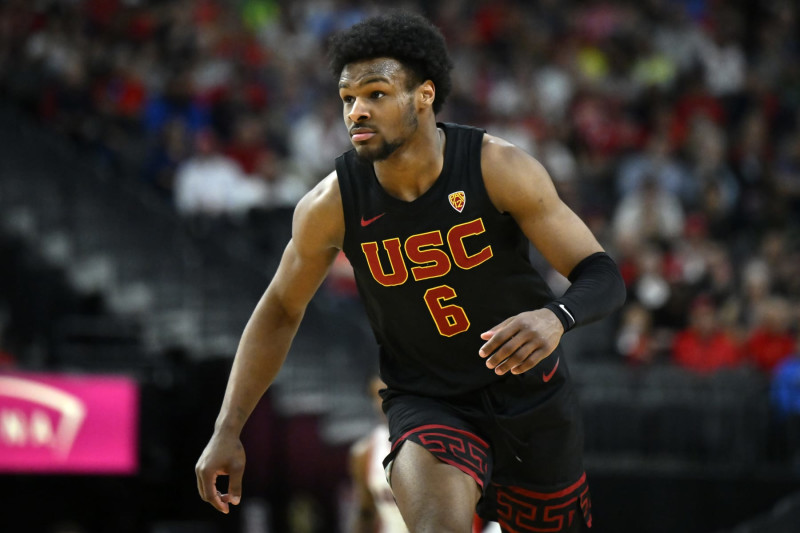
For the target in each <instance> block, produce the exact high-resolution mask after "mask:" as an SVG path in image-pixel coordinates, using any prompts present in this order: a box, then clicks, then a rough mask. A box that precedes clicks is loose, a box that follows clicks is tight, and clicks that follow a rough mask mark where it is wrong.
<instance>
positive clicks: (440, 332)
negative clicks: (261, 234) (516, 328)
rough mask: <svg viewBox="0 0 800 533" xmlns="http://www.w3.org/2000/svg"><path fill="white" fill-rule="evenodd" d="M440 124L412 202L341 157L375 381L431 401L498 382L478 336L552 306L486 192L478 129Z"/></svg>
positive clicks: (348, 248)
mask: <svg viewBox="0 0 800 533" xmlns="http://www.w3.org/2000/svg"><path fill="white" fill-rule="evenodd" d="M439 127H441V128H442V129H443V130H444V132H445V134H446V136H447V142H446V144H445V153H444V166H443V168H442V173H441V174H440V175H439V177H438V178H437V180H436V181H435V182H434V184H433V185H432V186H431V188H430V189H428V190H427V191H426V192H425V193H424V194H423V195H421V196H420V197H419V198H417V199H415V200H414V201H411V202H405V201H402V200H399V199H397V198H394V197H392V196H390V195H389V194H388V193H387V192H386V191H384V189H383V188H382V187H381V185H380V183H379V182H378V179H377V177H376V175H375V172H374V170H373V167H372V164H371V163H368V162H365V161H363V160H361V159H359V158H358V157H357V155H356V153H355V150H350V151H348V152H346V153H344V154H342V155H341V156H339V157H338V158H337V159H336V172H337V174H338V179H339V187H340V189H341V194H342V204H343V207H344V217H345V237H344V246H343V249H344V253H345V254H346V256H347V258H348V259H349V261H350V263H351V264H352V266H353V269H354V271H355V279H356V283H357V286H358V290H359V292H360V295H361V298H362V300H363V302H364V305H365V308H366V313H367V316H368V318H369V320H370V323H371V326H372V329H373V331H374V333H375V336H376V338H377V341H378V344H379V346H380V371H381V377H382V378H383V380H384V381H385V382H386V383H387V385H388V386H389V387H390V388H392V389H395V390H400V391H408V392H414V393H418V394H424V395H428V396H446V395H454V394H461V393H465V392H470V391H473V390H476V389H479V388H482V387H484V386H486V385H488V384H490V383H492V382H494V381H496V380H498V379H501V378H500V376H497V375H496V374H495V373H494V371H493V370H491V369H489V368H487V367H486V363H485V360H484V359H483V358H481V357H480V356H479V355H478V350H479V348H480V347H481V346H482V345H483V343H484V342H485V341H483V340H482V339H481V338H480V335H481V333H483V332H484V331H487V330H489V329H490V328H492V327H493V326H495V325H497V324H499V323H500V322H502V321H503V320H505V319H507V318H509V317H511V316H513V315H516V314H518V313H520V312H523V311H530V310H533V309H537V308H539V307H541V306H543V305H544V304H546V303H547V302H549V301H551V300H552V299H553V295H552V293H551V292H550V289H549V288H548V286H547V284H546V283H545V282H544V280H543V279H542V277H541V276H540V275H539V274H538V273H537V272H536V270H535V269H534V268H533V267H532V265H531V263H530V260H529V253H528V252H529V248H528V246H529V243H528V240H527V238H526V237H525V235H524V234H523V232H522V231H521V229H520V228H519V226H518V225H517V224H516V222H515V221H514V219H513V218H512V217H511V216H510V215H508V214H503V213H500V212H498V210H497V209H496V208H495V206H494V205H493V204H492V202H491V200H490V199H489V196H488V194H487V192H486V188H485V186H484V182H483V176H482V173H481V144H482V140H483V135H484V131H483V130H480V129H477V128H472V127H467V126H461V125H456V124H439ZM558 355H559V354H558V353H554V354H553V356H552V358H553V360H555V358H556V357H557V356H558ZM562 366H563V365H562Z"/></svg>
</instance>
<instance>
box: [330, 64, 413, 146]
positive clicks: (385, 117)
mask: <svg viewBox="0 0 800 533" xmlns="http://www.w3.org/2000/svg"><path fill="white" fill-rule="evenodd" d="M407 75H408V74H407V72H406V70H405V69H404V67H403V65H402V64H401V63H400V62H398V61H396V60H394V59H387V58H378V59H369V60H365V61H359V62H357V63H350V64H348V65H346V66H345V67H344V69H342V75H341V76H340V77H339V97H340V98H341V99H342V106H343V114H344V123H345V126H347V130H348V132H349V133H350V142H352V143H353V146H354V147H355V149H356V152H357V153H358V155H359V156H360V157H362V158H364V159H367V160H368V161H382V160H384V159H387V158H388V157H389V156H390V155H392V154H393V153H394V152H395V151H396V150H397V149H398V148H400V147H401V146H403V144H404V143H405V142H406V140H407V139H408V138H409V137H410V136H411V135H412V134H413V133H414V132H415V131H416V130H417V127H418V124H419V121H418V119H417V110H416V106H415V104H414V96H415V91H414V89H409V88H408V78H407Z"/></svg>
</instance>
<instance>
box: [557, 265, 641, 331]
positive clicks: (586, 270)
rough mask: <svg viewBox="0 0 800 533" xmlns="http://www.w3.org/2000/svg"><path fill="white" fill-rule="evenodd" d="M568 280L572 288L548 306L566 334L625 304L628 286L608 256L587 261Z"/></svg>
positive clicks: (578, 266) (574, 270)
mask: <svg viewBox="0 0 800 533" xmlns="http://www.w3.org/2000/svg"><path fill="white" fill-rule="evenodd" d="M568 279H569V280H570V281H571V282H572V284H571V285H570V286H569V288H567V290H566V292H564V294H563V295H561V296H560V297H559V298H558V299H556V300H553V301H552V302H550V303H548V304H547V305H545V306H544V307H545V308H546V309H550V310H551V311H553V313H555V315H556V316H557V317H558V319H559V320H561V323H562V324H563V325H564V331H565V332H566V331H569V330H570V329H572V328H574V327H575V326H582V325H584V324H588V323H590V322H594V321H595V320H599V319H601V318H603V317H605V316H608V315H609V314H610V313H612V312H613V311H615V310H616V309H618V308H620V307H622V304H623V303H624V302H625V283H624V282H623V281H622V276H621V275H620V272H619V268H617V265H616V263H614V261H613V260H612V259H611V257H609V256H608V254H606V253H605V252H597V253H594V254H592V255H590V256H589V257H586V258H585V259H583V260H582V261H581V262H580V263H578V264H577V265H576V266H575V268H574V269H572V272H570V274H569V276H568Z"/></svg>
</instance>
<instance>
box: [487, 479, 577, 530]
mask: <svg viewBox="0 0 800 533" xmlns="http://www.w3.org/2000/svg"><path fill="white" fill-rule="evenodd" d="M493 488H494V491H495V492H496V494H497V503H496V505H497V521H498V522H499V523H500V525H501V526H502V528H503V531H504V532H508V533H528V532H536V533H540V532H542V533H543V532H561V531H572V530H576V531H577V530H578V529H579V528H578V526H579V524H578V523H576V521H582V522H585V524H586V525H587V526H588V527H591V526H592V503H591V498H590V496H589V486H588V485H587V483H586V474H583V475H582V476H581V478H580V479H579V480H578V481H576V482H575V483H574V484H572V485H570V486H569V487H567V488H565V489H562V490H559V491H557V492H551V493H544V492H534V491H531V490H527V489H524V488H521V487H510V486H502V485H497V484H493Z"/></svg>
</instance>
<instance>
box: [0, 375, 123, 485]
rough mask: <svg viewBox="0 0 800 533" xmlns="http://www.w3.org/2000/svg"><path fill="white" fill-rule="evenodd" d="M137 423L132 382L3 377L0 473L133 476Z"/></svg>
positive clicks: (84, 377) (76, 377)
mask: <svg viewBox="0 0 800 533" xmlns="http://www.w3.org/2000/svg"><path fill="white" fill-rule="evenodd" d="M138 419H139V389H138V385H137V384H136V382H135V381H134V380H133V379H130V378H126V377H119V376H96V375H74V376H73V375H69V374H63V375H61V374H16V373H15V374H0V472H38V473H45V472H53V473H85V474H133V473H135V472H136V470H137V468H138Z"/></svg>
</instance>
